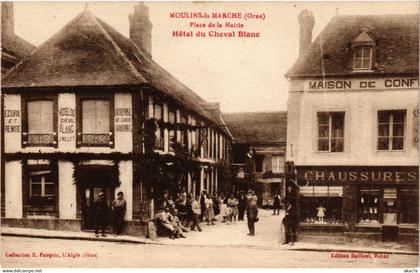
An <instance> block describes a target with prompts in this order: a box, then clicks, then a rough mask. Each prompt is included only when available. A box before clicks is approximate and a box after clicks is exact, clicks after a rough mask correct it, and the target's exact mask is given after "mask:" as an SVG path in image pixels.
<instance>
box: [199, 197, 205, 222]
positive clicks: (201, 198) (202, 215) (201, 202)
mask: <svg viewBox="0 0 420 273" xmlns="http://www.w3.org/2000/svg"><path fill="white" fill-rule="evenodd" d="M206 199H207V191H206V190H203V191H202V192H201V197H200V209H201V214H200V222H201V221H203V218H204V215H205V213H206Z"/></svg>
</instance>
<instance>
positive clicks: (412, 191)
mask: <svg viewBox="0 0 420 273" xmlns="http://www.w3.org/2000/svg"><path fill="white" fill-rule="evenodd" d="M398 200H399V202H400V221H399V222H400V223H403V224H418V222H419V210H418V208H419V191H418V189H417V188H414V187H413V188H403V189H401V190H400V198H399V199H398Z"/></svg>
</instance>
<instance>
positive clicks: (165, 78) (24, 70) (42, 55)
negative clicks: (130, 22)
mask: <svg viewBox="0 0 420 273" xmlns="http://www.w3.org/2000/svg"><path fill="white" fill-rule="evenodd" d="M118 85H124V86H126V85H134V86H136V85H147V86H152V87H153V88H155V89H157V90H159V91H161V92H162V93H164V94H166V95H168V96H170V97H172V98H173V99H175V100H176V101H177V102H178V103H179V104H181V105H183V106H185V107H186V108H188V109H191V110H193V111H195V112H197V113H199V114H201V115H202V116H204V117H206V118H208V119H210V120H213V121H214V122H216V123H217V124H219V125H221V126H223V122H222V120H220V119H219V118H215V116H214V115H213V114H211V113H210V112H208V111H206V110H205V109H204V108H203V107H201V106H200V105H202V104H205V103H206V101H204V100H203V99H202V98H201V97H200V96H198V95H197V94H195V93H194V92H193V91H192V90H190V89H189V88H188V87H187V86H185V85H184V84H183V83H181V82H180V81H178V80H177V79H176V78H175V77H173V76H172V75H171V74H170V73H169V72H167V71H166V70H165V69H163V68H162V67H161V66H160V65H159V64H157V63H155V62H154V61H153V60H152V59H150V58H149V57H147V54H143V53H142V52H141V50H140V49H139V48H138V47H137V46H136V45H135V44H134V43H133V42H132V41H131V40H130V39H128V38H126V37H124V36H123V35H122V34H120V33H119V32H117V31H116V30H115V29H114V28H112V27H111V26H109V25H107V24H106V23H105V22H103V21H102V20H100V19H98V18H96V17H95V16H94V15H93V14H92V13H91V12H89V11H84V12H83V13H81V14H79V15H78V16H77V17H76V18H75V19H73V20H72V21H70V22H69V23H68V24H67V25H66V26H64V27H63V28H62V29H61V30H60V31H59V32H58V33H57V34H55V35H54V36H53V37H51V38H50V39H49V40H47V41H46V42H45V43H44V44H42V45H40V46H39V47H38V48H37V49H36V50H35V51H34V52H33V53H32V54H31V55H30V56H28V57H27V58H25V59H24V60H23V61H22V62H21V63H20V64H19V65H17V66H16V67H15V68H13V69H12V70H11V72H9V73H8V74H7V75H5V77H3V80H2V87H3V88H27V87H77V86H118Z"/></svg>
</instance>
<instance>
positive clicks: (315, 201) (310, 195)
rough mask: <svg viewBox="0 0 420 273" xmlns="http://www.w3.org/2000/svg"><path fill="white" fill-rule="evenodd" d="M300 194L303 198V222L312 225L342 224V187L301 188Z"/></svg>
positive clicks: (301, 204) (301, 218) (301, 205)
mask: <svg viewBox="0 0 420 273" xmlns="http://www.w3.org/2000/svg"><path fill="white" fill-rule="evenodd" d="M299 194H300V196H301V197H300V200H301V201H300V202H301V203H300V207H301V217H300V220H301V221H304V222H306V223H311V224H325V223H331V224H339V223H342V219H343V187H342V186H308V187H300V188H299ZM323 208H324V209H325V210H324V209H323Z"/></svg>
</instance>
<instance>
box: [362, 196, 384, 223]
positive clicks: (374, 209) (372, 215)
mask: <svg viewBox="0 0 420 273" xmlns="http://www.w3.org/2000/svg"><path fill="white" fill-rule="evenodd" d="M380 198H381V191H380V189H379V188H360V189H359V223H361V224H379V200H380Z"/></svg>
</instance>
